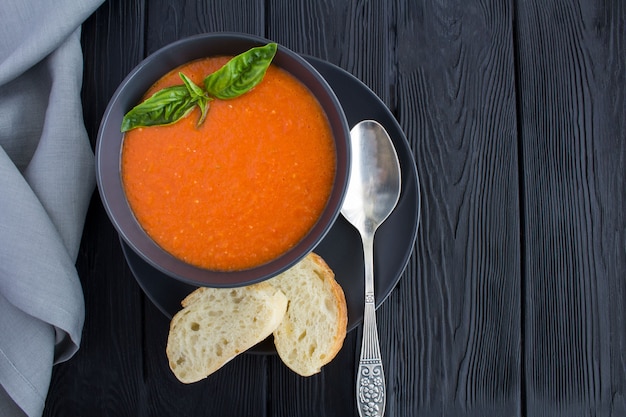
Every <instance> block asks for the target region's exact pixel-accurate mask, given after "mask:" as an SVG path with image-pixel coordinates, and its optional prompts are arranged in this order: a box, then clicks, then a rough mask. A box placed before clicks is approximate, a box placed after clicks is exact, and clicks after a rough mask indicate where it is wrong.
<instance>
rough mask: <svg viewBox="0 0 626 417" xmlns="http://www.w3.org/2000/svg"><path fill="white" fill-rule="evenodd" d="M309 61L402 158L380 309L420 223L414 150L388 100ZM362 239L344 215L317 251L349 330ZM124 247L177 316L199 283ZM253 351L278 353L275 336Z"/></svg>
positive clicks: (384, 228) (351, 120)
mask: <svg viewBox="0 0 626 417" xmlns="http://www.w3.org/2000/svg"><path fill="white" fill-rule="evenodd" d="M306 59H307V60H308V61H309V62H310V63H311V64H312V65H313V66H314V67H315V68H316V69H317V70H318V71H319V72H320V74H321V75H322V76H323V77H324V78H325V79H326V81H328V83H329V84H330V86H331V87H332V88H333V90H334V91H335V94H336V95H337V98H338V99H339V101H340V102H341V104H342V106H343V109H344V112H345V114H346V118H347V120H348V124H349V126H350V127H352V126H354V125H355V124H356V123H357V122H359V121H361V120H365V119H374V120H377V121H379V122H380V123H381V124H382V125H383V126H384V127H385V129H386V130H387V132H388V133H389V135H390V136H391V139H392V141H393V144H394V146H395V147H396V151H397V153H398V157H399V158H400V168H401V171H402V190H401V195H400V200H399V201H398V205H397V207H396V208H395V210H394V211H393V213H391V215H390V216H389V218H388V219H387V220H386V221H385V222H384V223H383V224H382V225H381V226H380V227H379V229H378V231H377V232H376V237H375V242H374V276H375V293H376V297H377V299H376V306H377V307H378V306H379V305H380V304H382V303H383V301H384V300H385V299H386V298H387V296H388V295H389V294H390V293H391V291H392V290H393V288H394V287H395V286H396V284H397V283H398V281H399V279H400V277H401V275H402V272H403V271H404V268H405V267H406V265H407V263H408V260H409V257H410V256H411V253H412V250H413V245H414V244H415V238H416V236H417V228H418V225H419V217H420V216H419V213H420V195H419V180H418V178H417V170H416V167H415V161H414V159H413V154H412V152H411V149H410V148H409V144H408V142H407V140H406V137H405V135H404V133H403V132H402V129H401V128H400V125H399V124H398V122H397V121H396V119H395V118H394V117H393V115H392V114H391V112H390V111H389V109H388V108H387V107H386V106H385V104H384V103H383V102H382V101H381V100H380V99H379V98H378V96H376V95H375V94H374V93H373V92H372V91H371V90H370V89H369V88H368V87H367V86H366V85H365V84H363V83H362V82H361V81H359V80H358V79H357V78H355V77H354V76H352V75H351V74H350V73H348V72H346V71H344V70H343V69H341V68H339V67H336V66H335V65H333V64H330V63H328V62H325V61H322V60H319V59H317V58H313V57H306ZM362 248H363V247H362V244H361V238H360V237H359V234H358V232H357V231H356V229H354V228H353V227H352V225H350V224H349V223H348V222H347V221H346V220H345V219H344V218H343V217H341V216H340V217H339V218H338V220H337V222H336V223H335V224H334V225H333V227H332V228H331V230H330V232H329V233H328V234H327V235H326V237H325V238H324V240H323V241H322V242H321V243H320V244H319V246H318V247H317V248H316V249H315V252H316V253H317V254H319V255H320V256H322V257H323V258H324V260H325V261H326V262H327V263H328V265H329V266H330V267H331V268H332V269H333V271H334V272H335V277H336V279H337V281H338V282H339V284H340V285H341V286H342V287H343V290H344V292H345V294H346V301H347V303H348V331H350V330H353V329H354V328H355V327H356V326H358V325H359V324H360V323H361V321H362V320H363V303H364V291H365V283H364V270H363V249H362ZM122 249H123V250H124V255H125V256H126V260H127V262H128V264H129V266H130V269H131V271H132V272H133V275H134V276H135V278H136V280H137V282H138V283H139V285H140V286H141V288H142V289H143V291H144V292H145V293H146V295H147V296H148V298H150V300H151V301H152V302H153V303H154V304H155V305H156V306H157V307H158V308H159V310H161V311H162V312H163V314H165V315H166V316H167V317H168V318H170V319H171V318H172V316H173V315H174V314H176V312H177V311H178V310H180V308H181V306H180V302H181V300H182V299H183V298H185V297H186V296H187V294H189V293H190V292H192V291H193V290H194V289H195V288H196V287H193V286H190V285H188V284H185V283H183V282H181V281H178V280H175V279H173V278H171V277H169V276H167V275H165V274H163V273H162V272H160V271H158V270H156V269H155V268H153V267H151V266H150V265H149V264H147V263H146V262H144V261H143V260H142V259H141V258H140V257H139V256H138V255H137V254H136V253H134V252H133V251H132V250H131V249H130V247H129V246H128V245H126V243H124V242H123V241H122ZM249 352H251V353H260V354H271V353H275V352H276V350H275V348H274V345H273V342H272V340H271V338H270V339H268V340H266V341H264V342H262V343H260V344H258V345H257V346H255V347H254V348H252V349H250V350H249Z"/></svg>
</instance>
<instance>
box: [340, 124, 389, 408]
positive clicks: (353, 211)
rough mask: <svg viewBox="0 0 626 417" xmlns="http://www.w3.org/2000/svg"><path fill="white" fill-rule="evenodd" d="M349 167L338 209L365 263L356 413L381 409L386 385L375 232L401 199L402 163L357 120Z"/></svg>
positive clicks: (375, 130) (380, 133)
mask: <svg viewBox="0 0 626 417" xmlns="http://www.w3.org/2000/svg"><path fill="white" fill-rule="evenodd" d="M350 140H351V142H350V143H351V151H352V166H351V168H350V181H349V183H348V189H347V191H346V196H345V199H344V202H343V205H342V207H341V214H342V215H343V216H344V217H345V218H346V220H348V221H349V222H350V223H351V224H352V225H353V226H354V227H355V228H356V229H357V230H358V231H359V233H360V235H361V239H362V241H363V257H364V264H365V309H364V312H363V340H362V342H361V356H360V360H359V370H358V373H357V386H356V391H357V404H358V410H359V415H360V416H361V417H364V416H379V417H380V416H382V415H383V414H384V413H385V403H386V387H385V375H384V371H383V365H382V359H381V355H380V346H379V342H378V329H377V326H376V312H375V309H376V307H375V305H376V304H375V296H374V234H375V233H376V229H377V228H378V226H380V225H381V224H382V223H383V222H384V221H385V219H387V217H389V215H390V214H391V212H392V211H393V209H394V208H395V207H396V204H397V203H398V199H399V198H400V186H401V178H400V163H399V161H398V155H397V153H396V150H395V148H394V146H393V143H392V142H391V138H390V137H389V135H388V134H387V131H386V130H385V128H384V127H383V126H382V125H381V124H380V123H378V122H376V121H374V120H364V121H362V122H359V123H358V124H357V125H356V126H354V127H353V128H352V130H351V131H350Z"/></svg>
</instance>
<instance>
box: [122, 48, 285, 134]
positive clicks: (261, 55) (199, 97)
mask: <svg viewBox="0 0 626 417" xmlns="http://www.w3.org/2000/svg"><path fill="white" fill-rule="evenodd" d="M277 47H278V46H277V45H276V44H275V43H269V44H267V45H265V46H260V47H257V48H252V49H250V50H248V51H246V52H244V53H242V54H240V55H237V56H236V57H234V58H232V59H231V60H230V61H228V62H227V63H226V64H225V65H224V66H223V67H222V68H220V69H219V70H217V71H215V72H214V73H213V74H211V75H209V76H208V77H206V78H205V79H204V89H203V88H202V87H200V86H198V85H196V84H195V83H194V82H193V81H191V80H190V79H189V78H188V77H187V76H186V75H185V74H183V73H179V76H180V77H181V79H182V80H183V85H176V86H173V87H167V88H164V89H162V90H159V91H157V92H156V93H154V94H153V95H152V96H151V97H149V98H148V99H146V100H145V101H143V102H142V103H140V104H139V105H137V106H136V107H134V108H133V109H131V110H130V111H129V112H128V113H126V115H125V116H124V118H123V119H122V127H121V130H122V132H126V131H128V130H131V129H135V128H137V127H147V126H163V125H170V124H172V123H176V122H177V121H179V120H180V119H182V118H184V117H186V116H188V115H189V113H191V111H192V110H193V109H194V108H195V107H196V106H198V107H199V108H200V111H201V116H200V119H199V121H198V126H199V125H201V124H202V123H203V122H204V119H205V118H206V115H207V113H208V110H209V103H210V101H211V100H214V99H220V100H228V99H232V98H235V97H239V96H240V95H242V94H245V93H247V92H248V91H250V90H251V89H253V88H254V87H255V86H256V85H257V84H259V83H260V82H261V81H262V80H263V77H264V76H265V72H266V71H267V68H269V66H270V63H271V62H272V59H273V58H274V55H275V54H276V49H277Z"/></svg>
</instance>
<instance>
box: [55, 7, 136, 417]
mask: <svg viewBox="0 0 626 417" xmlns="http://www.w3.org/2000/svg"><path fill="white" fill-rule="evenodd" d="M112 21H114V22H116V23H114V24H111V22H112ZM142 22H143V5H142V3H141V2H137V1H126V2H118V3H116V2H110V3H106V4H105V5H104V6H102V7H101V8H100V9H99V10H98V11H97V12H96V13H95V14H94V15H93V16H91V17H90V18H89V21H88V22H87V23H86V24H85V27H84V29H83V37H87V38H88V39H91V40H97V41H94V42H90V43H89V46H88V47H83V49H84V63H85V76H84V83H83V84H84V87H83V103H84V106H83V107H84V117H85V125H86V128H87V131H88V133H89V136H90V139H91V140H92V145H93V144H94V141H95V137H96V132H97V129H98V126H99V123H100V119H101V117H102V114H103V113H104V110H105V108H106V105H107V103H108V101H109V98H110V96H111V95H112V94H113V92H114V90H115V88H116V85H117V84H119V82H120V81H121V80H122V79H123V77H124V76H125V75H126V73H127V71H130V69H131V68H132V67H134V66H135V65H136V64H137V62H139V60H140V59H141V58H142V56H141V55H142V53H143V47H142V45H141V43H138V42H137V40H141V39H142V38H143V26H142ZM120 44H124V45H127V48H125V49H123V50H122V49H120V48H119V47H112V46H114V45H117V46H119V45H120ZM83 236H84V238H83V240H82V243H81V248H80V252H79V257H78V260H77V269H78V272H79V276H80V277H81V282H82V286H83V293H84V296H85V307H86V313H85V327H84V331H83V336H82V342H81V347H80V350H79V351H78V353H77V354H76V356H75V357H74V358H73V359H72V360H71V361H69V362H66V363H63V364H60V365H58V366H56V367H55V368H54V369H53V375H52V381H51V386H50V391H49V396H48V399H47V402H46V409H45V411H44V415H46V416H52V415H54V416H69V415H75V416H79V415H84V416H88V415H118V416H136V415H139V413H138V402H137V398H138V397H139V393H140V392H141V390H142V384H141V379H139V378H137V377H136V376H137V375H141V373H142V362H143V349H142V339H141V335H142V326H143V318H142V313H141V311H142V308H143V303H144V297H143V295H142V293H141V290H140V289H139V286H138V285H137V284H136V282H135V280H134V278H133V277H132V275H131V274H130V272H129V270H128V268H127V267H126V265H125V263H124V262H121V259H122V253H121V249H120V245H119V241H118V236H117V233H115V231H114V230H113V227H112V226H111V223H110V221H109V220H108V218H107V216H106V213H105V211H104V208H103V207H102V204H101V202H100V199H99V197H98V196H97V193H96V194H94V197H93V198H92V202H91V205H90V208H89V212H88V214H87V218H86V222H85V228H84V232H83ZM87 237H89V238H87Z"/></svg>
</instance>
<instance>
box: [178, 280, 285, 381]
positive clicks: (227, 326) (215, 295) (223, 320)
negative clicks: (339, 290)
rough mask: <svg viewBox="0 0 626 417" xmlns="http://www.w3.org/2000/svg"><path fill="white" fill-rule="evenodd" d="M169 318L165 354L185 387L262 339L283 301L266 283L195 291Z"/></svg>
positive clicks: (280, 314) (280, 313)
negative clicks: (185, 384) (170, 318)
mask: <svg viewBox="0 0 626 417" xmlns="http://www.w3.org/2000/svg"><path fill="white" fill-rule="evenodd" d="M181 304H182V306H183V309H182V310H180V311H179V312H178V313H176V315H175V316H174V317H173V318H172V321H171V323H170V331H169V335H168V339H167V348H166V353H167V357H168V360H169V364H170V368H171V369H172V372H173V373H174V375H175V376H176V377H177V378H178V379H179V380H180V381H181V382H184V383H192V382H196V381H199V380H201V379H203V378H206V377H207V376H208V375H210V374H211V373H213V372H215V371H216V370H218V369H219V368H221V367H222V366H223V365H224V364H225V363H226V362H228V361H229V360H231V359H232V358H234V357H235V356H237V355H238V354H239V353H242V352H244V351H245V350H247V349H249V348H251V347H252V346H254V345H255V344H257V343H259V342H260V341H262V340H264V339H265V338H267V337H268V336H269V335H270V334H272V331H273V330H274V329H275V328H276V327H277V326H278V325H279V323H280V322H281V320H282V319H283V317H284V315H285V311H286V310H287V297H285V295H284V294H283V293H282V292H280V291H279V290H277V289H276V288H274V287H272V286H271V285H270V284H268V283H266V282H261V283H258V284H254V285H250V286H248V287H241V288H204V287H202V288H198V289H197V290H195V291H194V292H192V293H191V294H190V295H189V296H187V297H186V298H185V299H184V300H183V301H182V303H181Z"/></svg>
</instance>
